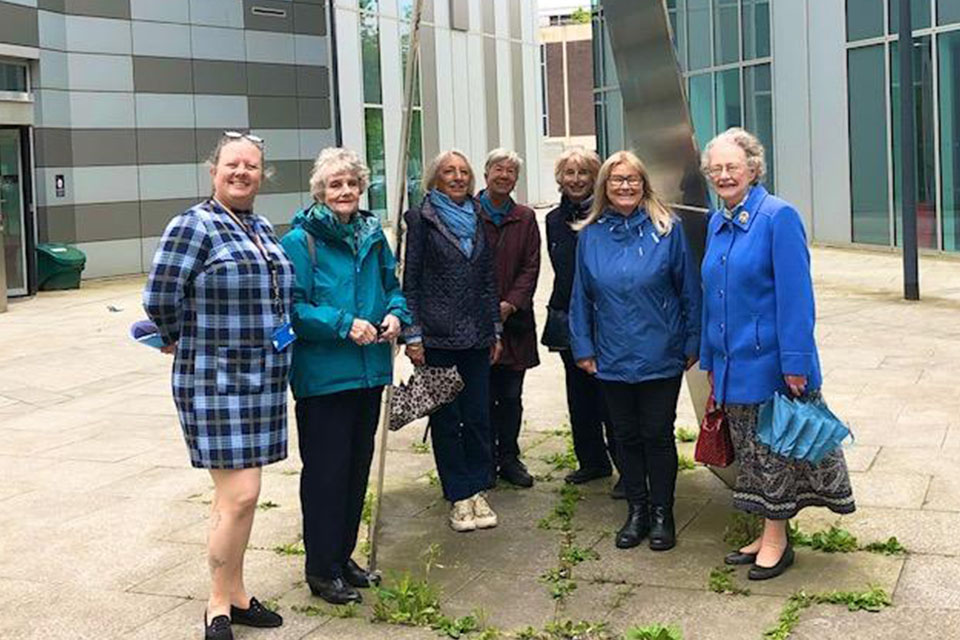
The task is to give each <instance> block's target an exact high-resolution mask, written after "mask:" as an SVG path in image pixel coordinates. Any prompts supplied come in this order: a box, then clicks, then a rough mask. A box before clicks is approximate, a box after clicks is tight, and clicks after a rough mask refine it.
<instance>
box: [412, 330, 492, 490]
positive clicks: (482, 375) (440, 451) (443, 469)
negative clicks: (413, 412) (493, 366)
mask: <svg viewBox="0 0 960 640" xmlns="http://www.w3.org/2000/svg"><path fill="white" fill-rule="evenodd" d="M426 358H427V364H428V365H430V366H432V367H456V368H457V371H458V372H459V373H460V377H461V378H463V384H464V388H463V391H461V392H460V395H458V396H457V398H456V400H454V401H453V402H451V403H450V404H448V405H445V406H443V407H441V408H440V409H438V410H437V411H436V412H434V413H433V415H431V416H430V437H431V440H432V442H433V457H434V460H436V463H437V474H438V475H439V476H440V485H441V486H442V487H443V497H444V498H446V499H447V500H449V501H450V502H456V501H457V500H463V499H465V498H469V497H470V496H472V495H474V494H475V493H478V492H480V491H484V490H486V489H489V488H490V487H492V486H493V480H494V479H493V474H492V469H493V450H492V442H491V440H492V438H491V433H490V416H489V413H488V412H489V409H490V405H489V397H490V349H488V348H482V349H463V350H453V349H431V348H429V347H428V348H427V349H426Z"/></svg>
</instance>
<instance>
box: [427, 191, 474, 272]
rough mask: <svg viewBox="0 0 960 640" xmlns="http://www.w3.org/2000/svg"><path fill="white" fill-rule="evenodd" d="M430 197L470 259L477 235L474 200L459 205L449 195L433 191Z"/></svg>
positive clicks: (431, 202) (442, 220) (435, 208)
mask: <svg viewBox="0 0 960 640" xmlns="http://www.w3.org/2000/svg"><path fill="white" fill-rule="evenodd" d="M428 197H429V198H430V204H431V205H433V208H434V210H435V211H436V212H437V216H439V217H440V220H441V222H443V224H444V226H446V227H447V229H449V231H450V233H452V234H453V235H454V236H456V238H457V242H458V243H459V244H460V250H461V251H462V252H463V254H464V255H465V256H467V257H468V258H469V257H470V255H471V254H472V253H473V239H474V236H476V235H477V212H476V210H475V209H474V207H473V199H471V198H467V199H466V200H465V201H464V202H463V204H457V203H456V202H454V201H453V200H451V199H450V196H448V195H447V194H445V193H443V192H441V191H437V190H436V189H431V191H430V193H429V195H428Z"/></svg>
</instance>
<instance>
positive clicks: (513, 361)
mask: <svg viewBox="0 0 960 640" xmlns="http://www.w3.org/2000/svg"><path fill="white" fill-rule="evenodd" d="M480 215H481V218H482V220H483V229H484V232H485V233H486V237H487V243H488V244H489V245H490V247H492V248H493V253H494V265H495V269H496V275H497V292H498V293H499V295H500V300H506V301H507V302H509V303H510V304H512V305H513V306H515V307H516V308H517V310H516V311H515V312H514V313H513V314H512V315H511V316H510V317H509V318H507V321H506V322H505V323H504V325H503V354H502V355H501V356H500V361H499V362H498V364H500V365H503V366H505V367H508V368H510V369H514V370H517V371H519V370H523V369H530V368H532V367H535V366H537V365H538V364H540V358H539V356H538V355H537V326H536V321H535V320H534V317H533V293H534V291H536V289H537V278H538V277H539V275H540V229H539V227H538V226H537V217H536V215H535V214H534V212H533V209H531V208H530V207H525V206H523V205H519V204H516V203H514V205H513V208H512V209H510V212H509V213H507V215H506V216H505V217H504V219H503V224H501V225H500V226H499V227H498V226H497V225H496V224H495V223H494V222H493V220H491V219H490V216H489V215H488V214H487V212H486V211H484V210H483V207H480Z"/></svg>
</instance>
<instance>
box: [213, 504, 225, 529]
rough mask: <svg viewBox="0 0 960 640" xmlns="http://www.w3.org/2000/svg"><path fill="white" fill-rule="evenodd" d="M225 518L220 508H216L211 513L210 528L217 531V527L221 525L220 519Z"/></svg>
mask: <svg viewBox="0 0 960 640" xmlns="http://www.w3.org/2000/svg"><path fill="white" fill-rule="evenodd" d="M222 518H223V514H222V513H220V510H219V509H214V510H213V513H211V514H210V530H211V531H216V530H217V527H219V526H220V520H221V519H222Z"/></svg>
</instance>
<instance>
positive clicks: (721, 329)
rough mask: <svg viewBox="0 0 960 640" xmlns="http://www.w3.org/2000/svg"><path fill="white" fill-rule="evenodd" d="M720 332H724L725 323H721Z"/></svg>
mask: <svg viewBox="0 0 960 640" xmlns="http://www.w3.org/2000/svg"><path fill="white" fill-rule="evenodd" d="M720 333H723V323H722V322H721V323H720Z"/></svg>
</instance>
